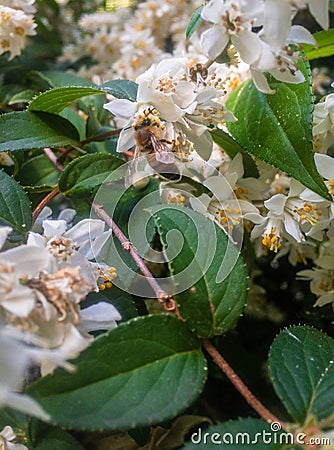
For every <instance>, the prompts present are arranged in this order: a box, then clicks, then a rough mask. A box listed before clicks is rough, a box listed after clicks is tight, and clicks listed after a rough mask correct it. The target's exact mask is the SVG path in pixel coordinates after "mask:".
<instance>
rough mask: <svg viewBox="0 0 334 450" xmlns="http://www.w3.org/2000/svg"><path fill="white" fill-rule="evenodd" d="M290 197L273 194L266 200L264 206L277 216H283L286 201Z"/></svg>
mask: <svg viewBox="0 0 334 450" xmlns="http://www.w3.org/2000/svg"><path fill="white" fill-rule="evenodd" d="M287 199H288V197H286V196H285V195H283V194H276V195H273V196H272V197H271V198H269V199H268V200H266V201H265V202H264V206H265V207H266V208H268V209H269V211H270V212H271V213H273V214H275V215H276V216H281V215H282V214H283V211H284V207H285V203H286V201H287Z"/></svg>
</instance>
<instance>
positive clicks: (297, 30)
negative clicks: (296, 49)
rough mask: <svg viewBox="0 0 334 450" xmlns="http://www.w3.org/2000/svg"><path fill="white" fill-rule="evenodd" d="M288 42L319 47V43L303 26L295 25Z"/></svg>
mask: <svg viewBox="0 0 334 450" xmlns="http://www.w3.org/2000/svg"><path fill="white" fill-rule="evenodd" d="M287 41H288V42H291V43H294V44H311V45H314V46H315V47H317V46H318V45H317V41H316V40H315V39H314V37H313V36H312V34H311V33H310V32H309V31H308V30H307V29H306V28H304V27H302V26H301V25H293V26H292V27H291V30H290V33H289V35H288V38H287Z"/></svg>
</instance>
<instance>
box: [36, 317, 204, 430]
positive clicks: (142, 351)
mask: <svg viewBox="0 0 334 450" xmlns="http://www.w3.org/2000/svg"><path fill="white" fill-rule="evenodd" d="M75 363H76V366H77V370H76V372H75V373H68V372H65V371H64V370H63V369H57V370H56V371H55V372H54V374H53V375H48V376H46V377H44V378H42V379H40V380H39V381H37V382H36V383H34V384H33V385H32V386H31V387H30V388H29V389H28V392H29V394H30V395H32V396H33V397H35V398H36V399H38V401H39V402H40V404H41V405H42V406H43V407H44V408H45V410H46V411H47V412H48V413H50V414H51V417H52V420H53V421H55V422H57V423H58V424H60V425H61V426H65V427H70V428H75V429H83V428H85V429H87V430H103V429H128V428H135V427H142V426H146V425H152V424H154V423H158V422H161V421H163V420H166V419H169V418H171V417H174V416H175V415H177V414H178V413H180V412H181V411H182V410H184V409H185V408H187V407H188V406H189V405H190V404H191V403H192V402H193V401H194V400H195V399H196V398H197V396H198V395H199V394H200V392H201V390H202V389H203V385H204V382H205V379H206V362H205V358H204V356H203V354H202V352H201V348H200V342H199V340H198V339H197V338H196V337H195V336H194V335H193V334H192V333H191V332H190V331H189V330H188V329H187V327H186V326H185V325H184V323H182V322H181V321H179V320H178V319H176V318H175V317H173V316H170V315H165V314H162V315H155V316H146V317H140V318H136V319H133V320H131V321H129V322H127V323H124V324H121V325H119V326H118V327H117V328H116V329H114V330H112V331H110V332H109V333H107V334H104V335H102V336H100V337H99V338H97V339H96V340H95V341H94V342H93V344H92V345H91V347H89V348H88V349H87V350H85V351H84V352H82V353H81V355H80V357H79V358H78V359H77V360H76V361H75ZM64 405H66V408H64Z"/></svg>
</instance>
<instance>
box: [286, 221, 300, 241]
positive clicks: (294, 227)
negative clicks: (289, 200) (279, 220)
mask: <svg viewBox="0 0 334 450" xmlns="http://www.w3.org/2000/svg"><path fill="white" fill-rule="evenodd" d="M284 226H285V229H286V231H287V233H289V234H290V236H292V237H293V238H294V239H295V240H296V241H297V242H301V241H303V240H304V236H303V233H302V232H301V231H300V227H299V224H298V223H297V222H296V221H295V220H294V219H293V217H291V216H290V214H285V215H284Z"/></svg>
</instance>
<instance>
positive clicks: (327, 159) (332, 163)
mask: <svg viewBox="0 0 334 450" xmlns="http://www.w3.org/2000/svg"><path fill="white" fill-rule="evenodd" d="M314 159H315V164H316V166H317V169H318V171H319V173H320V175H322V176H323V177H324V178H325V179H326V180H332V179H334V158H332V157H331V156H329V155H323V154H321V153H316V154H315V155H314Z"/></svg>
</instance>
